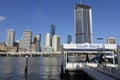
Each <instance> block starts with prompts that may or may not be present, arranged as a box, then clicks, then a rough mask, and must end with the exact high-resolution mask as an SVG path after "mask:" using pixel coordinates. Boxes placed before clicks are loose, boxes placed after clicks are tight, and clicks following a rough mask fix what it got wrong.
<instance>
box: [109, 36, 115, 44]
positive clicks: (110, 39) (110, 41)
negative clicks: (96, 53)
mask: <svg viewBox="0 0 120 80" xmlns="http://www.w3.org/2000/svg"><path fill="white" fill-rule="evenodd" d="M115 43H116V42H115V38H113V37H109V38H107V44H115Z"/></svg>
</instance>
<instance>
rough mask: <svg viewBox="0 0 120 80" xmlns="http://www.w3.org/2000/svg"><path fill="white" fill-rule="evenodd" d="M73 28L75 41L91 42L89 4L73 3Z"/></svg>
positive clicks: (90, 10) (90, 11)
mask: <svg viewBox="0 0 120 80" xmlns="http://www.w3.org/2000/svg"><path fill="white" fill-rule="evenodd" d="M74 29H75V41H76V43H92V37H93V36H92V9H91V7H90V6H87V5H84V4H75V6H74Z"/></svg>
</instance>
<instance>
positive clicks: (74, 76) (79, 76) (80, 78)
mask: <svg viewBox="0 0 120 80" xmlns="http://www.w3.org/2000/svg"><path fill="white" fill-rule="evenodd" d="M61 80H94V79H92V78H91V77H90V76H88V75H87V74H86V73H85V72H84V71H83V70H79V71H78V70H77V71H66V73H65V74H64V76H63V77H61Z"/></svg>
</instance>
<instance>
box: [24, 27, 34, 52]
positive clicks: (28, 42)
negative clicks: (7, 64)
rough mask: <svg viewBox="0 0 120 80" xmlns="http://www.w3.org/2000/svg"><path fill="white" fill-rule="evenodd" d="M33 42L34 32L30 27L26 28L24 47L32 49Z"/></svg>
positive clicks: (28, 49)
mask: <svg viewBox="0 0 120 80" xmlns="http://www.w3.org/2000/svg"><path fill="white" fill-rule="evenodd" d="M31 43H32V32H31V30H30V29H26V30H25V31H24V33H23V38H22V49H26V50H27V51H30V49H31Z"/></svg>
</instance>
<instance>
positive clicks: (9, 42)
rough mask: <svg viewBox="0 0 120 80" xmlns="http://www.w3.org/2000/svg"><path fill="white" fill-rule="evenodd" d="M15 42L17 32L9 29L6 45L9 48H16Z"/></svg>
mask: <svg viewBox="0 0 120 80" xmlns="http://www.w3.org/2000/svg"><path fill="white" fill-rule="evenodd" d="M14 40H15V30H13V29H8V30H7V39H6V45H7V46H8V47H13V46H14Z"/></svg>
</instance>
